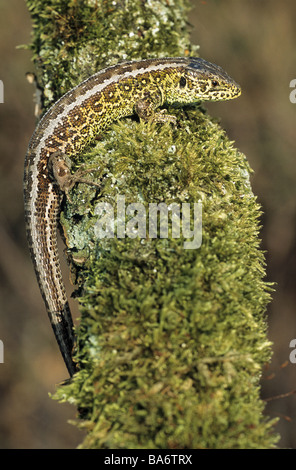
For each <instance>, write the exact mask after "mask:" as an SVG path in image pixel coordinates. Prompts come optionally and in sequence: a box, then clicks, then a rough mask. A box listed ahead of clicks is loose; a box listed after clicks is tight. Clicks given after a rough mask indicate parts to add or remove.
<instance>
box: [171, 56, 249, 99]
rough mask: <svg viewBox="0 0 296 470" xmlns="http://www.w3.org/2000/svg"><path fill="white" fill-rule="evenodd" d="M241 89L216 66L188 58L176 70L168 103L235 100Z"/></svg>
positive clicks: (198, 59) (201, 60) (194, 58)
mask: <svg viewBox="0 0 296 470" xmlns="http://www.w3.org/2000/svg"><path fill="white" fill-rule="evenodd" d="M240 94H241V87H240V86H239V85H238V84H237V83H236V82H235V81H234V80H233V79H232V78H231V77H230V76H229V75H228V74H227V73H226V72H225V71H224V70H223V69H222V68H221V67H219V66H218V65H215V64H211V63H210V62H207V61H206V60H204V59H200V58H196V57H189V58H187V59H183V64H182V65H181V64H180V67H178V68H176V73H175V76H174V86H173V87H170V91H169V92H168V93H167V96H166V101H167V102H168V103H173V102H179V103H194V102H197V101H223V100H230V99H233V98H237V97H238V96H239V95H240Z"/></svg>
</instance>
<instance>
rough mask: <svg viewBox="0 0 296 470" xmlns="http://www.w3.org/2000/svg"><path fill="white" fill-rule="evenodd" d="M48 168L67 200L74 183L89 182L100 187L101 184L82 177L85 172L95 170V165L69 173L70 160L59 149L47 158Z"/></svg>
mask: <svg viewBox="0 0 296 470" xmlns="http://www.w3.org/2000/svg"><path fill="white" fill-rule="evenodd" d="M48 168H49V172H50V174H51V175H52V177H53V179H54V181H55V183H56V184H57V185H58V187H59V189H60V190H61V191H63V192H64V193H65V195H66V197H67V199H68V200H69V202H72V201H71V198H70V195H69V192H70V191H71V189H72V188H73V187H74V186H75V184H76V183H84V184H90V185H92V186H96V187H98V188H101V184H99V183H96V182H94V181H90V180H88V179H85V178H84V176H85V175H86V174H88V173H92V172H93V171H94V170H97V167H96V168H91V169H88V170H84V169H82V168H80V169H79V170H77V171H76V172H75V173H71V171H70V169H71V160H70V159H69V157H67V155H66V154H64V153H63V152H61V151H57V152H54V153H53V154H51V156H50V157H49V160H48Z"/></svg>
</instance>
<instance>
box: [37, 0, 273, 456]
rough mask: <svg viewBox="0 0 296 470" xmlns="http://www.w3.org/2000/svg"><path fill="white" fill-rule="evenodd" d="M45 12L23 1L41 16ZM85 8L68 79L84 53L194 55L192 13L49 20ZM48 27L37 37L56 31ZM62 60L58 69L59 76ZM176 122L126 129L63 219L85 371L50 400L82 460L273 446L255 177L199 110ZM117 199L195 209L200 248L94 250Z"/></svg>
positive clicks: (114, 135)
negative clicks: (62, 406) (94, 451)
mask: <svg viewBox="0 0 296 470" xmlns="http://www.w3.org/2000/svg"><path fill="white" fill-rule="evenodd" d="M41 3H44V2H36V1H34V2H33V0H30V1H28V4H29V5H30V7H31V9H33V10H34V9H35V10H34V12H35V14H37V10H36V9H38V8H39V6H38V5H39V4H41ZM84 3H85V4H86V5H87V8H86V10H85V11H83V12H81V13H80V10H79V13H77V19H76V21H78V19H79V18H80V19H81V18H84V20H83V21H84V23H83V21H82V20H81V24H89V22H88V20H89V21H90V18H92V19H93V22H94V24H93V25H92V23H91V21H90V23H91V24H89V31H86V30H85V31H84V30H83V27H80V29H79V28H78V29H79V31H82V32H81V33H80V36H79V37H77V38H76V39H77V44H78V45H77V46H76V45H75V41H76V39H75V41H74V39H73V46H71V44H72V43H71V41H70V39H69V41H68V40H67V41H66V42H67V46H66V45H64V46H63V47H64V48H65V47H66V48H67V51H66V52H65V54H66V57H67V67H66V68H65V70H66V69H67V68H68V69H69V70H70V69H71V73H70V75H68V77H70V76H71V74H72V73H74V72H75V70H74V72H73V69H75V61H74V62H73V57H77V54H78V51H80V52H81V51H82V50H84V51H86V50H88V51H90V50H92V48H94V49H93V50H97V51H98V53H97V54H98V57H99V58H100V60H99V62H104V61H105V62H110V61H116V60H115V59H118V58H127V57H128V58H137V57H141V56H142V57H146V56H147V55H150V56H151V55H152V51H153V55H155V56H157V55H159V56H161V55H163V56H165V55H182V54H184V53H185V49H186V48H187V49H189V42H188V33H186V34H184V31H185V28H186V23H185V21H184V11H183V9H184V8H185V7H184V3H183V2H177V1H175V2H170V6H168V4H167V2H154V5H153V7H151V6H149V5H150V4H149V5H148V4H146V3H143V2H137V1H136V2H133V6H130V7H126V10H122V9H121V7H120V6H119V5H117V6H116V8H115V7H114V3H113V2H108V1H107V2H90V1H88V2H82V3H81V2H65V1H64V2H62V1H52V2H48V1H47V2H45V5H44V8H45V9H44V12H45V13H44V14H45V15H48V14H49V13H50V12H51V14H53V13H52V12H53V11H57V9H58V7H59V8H62V7H65V5H66V6H67V8H70V7H72V8H74V6H75V8H78V7H81V9H82V10H84V6H85V5H83V7H82V4H84ZM49 4H51V9H49V8H48V5H49ZM97 4H98V5H99V8H97V7H96V5H97ZM112 5H113V7H112ZM108 8H109V10H108ZM151 9H153V15H152V14H151V12H152V10H151ZM58 11H60V10H58ZM63 11H64V10H63ZM106 11H108V12H109V13H108V15H106ZM87 12H88V13H89V17H87V14H88V13H87ZM60 13H61V11H60ZM100 15H101V16H100ZM102 15H105V16H104V21H102V19H103V16H102ZM70 16H71V15H70ZM127 18H128V19H129V20H130V22H127V23H125V21H126V20H127ZM99 19H100V21H99ZM42 21H43V20H42V17H41V19H40V22H41V26H40V25H39V18H38V28H41V31H43V28H45V27H48V28H50V25H48V24H47V23H46V24H47V26H45V25H44V26H43V25H42ZM162 21H163V22H164V24H163V25H162V24H161V22H162ZM156 24H157V25H158V27H157V29H155V28H156ZM36 25H37V16H36ZM135 25H136V27H135ZM173 25H175V26H174V27H173ZM131 26H133V27H131ZM92 27H93V28H94V31H95V29H97V36H95V34H93V33H92ZM141 28H142V29H141ZM37 30H38V31H39V29H37V28H36V31H35V33H36V37H35V39H34V48H35V52H37V49H38V48H37V47H36V44H37V43H38V40H37V39H38V34H37ZM132 30H133V31H132ZM67 31H68V30H67ZM103 31H104V32H105V33H106V35H105V36H102V37H100V34H103ZM172 31H173V33H172ZM131 32H134V33H135V32H136V38H135V37H134V36H132V35H131V34H130V33H131ZM142 33H143V34H142ZM144 33H145V34H144ZM169 33H170V34H169ZM47 34H48V35H49V37H50V38H51V39H50V40H48V38H45V39H44V45H42V48H41V49H42V50H47V49H48V51H50V52H49V55H48V60H49V57H50V56H51V53H52V54H53V55H54V54H55V52H56V51H57V49H58V48H57V47H55V46H52V42H51V41H52V40H53V39H54V38H55V36H54V30H51V31H48V33H47ZM67 34H68V36H67V37H68V38H71V37H72V36H71V34H72V33H71V34H70V33H69V31H68V33H67ZM84 34H85V36H84ZM88 34H89V36H88ZM141 34H142V36H141ZM168 35H169V37H170V38H171V42H172V44H173V45H174V49H172V48H171V47H172V46H171V43H170V41H168ZM88 37H89V40H88ZM82 38H84V39H82ZM102 38H103V39H102ZM132 38H133V39H132ZM152 38H153V41H152ZM184 38H185V39H184ZM40 41H41V39H40ZM121 41H122V46H121ZM151 41H152V43H151ZM149 44H152V45H151V46H149ZM45 46H47V47H45ZM148 46H149V47H150V49H149V48H148ZM71 47H73V50H71ZM96 48H98V49H96ZM112 48H113V49H112ZM119 49H120V52H119ZM64 50H66V49H64ZM111 51H112V52H111ZM60 53H61V50H59V52H58V54H57V59H56V60H57V68H56V70H57V74H58V75H59V76H60V77H63V72H62V69H63V67H62V66H61V67H62V68H59V64H60V56H59V54H60ZM125 55H127V57H125ZM84 57H85V58H86V57H88V55H87V54H86V55H85V56H84ZM85 58H84V59H80V60H82V61H83V60H86V59H85ZM73 63H74V67H73V69H72V65H73ZM81 63H82V62H81ZM43 67H44V69H45V70H47V71H48V70H49V68H48V67H47V65H46V63H43ZM79 73H80V74H81V73H82V74H84V71H83V72H81V71H80V72H79ZM42 74H43V71H42ZM43 76H44V77H45V78H44V80H45V81H46V82H47V79H48V75H46V74H43ZM68 79H69V81H71V83H72V78H68ZM75 80H76V79H75ZM65 83H66V82H65ZM72 85H74V83H72ZM54 86H55V87H56V85H54ZM58 93H59V92H58ZM168 112H169V113H170V114H175V115H176V116H177V119H178V125H176V126H172V125H171V124H165V125H163V124H162V125H160V124H151V123H148V124H147V123H141V122H138V120H137V119H135V118H133V117H131V118H127V119H124V120H122V121H120V122H118V123H114V124H113V125H112V126H111V128H110V129H109V130H108V131H107V132H106V133H104V135H103V136H101V140H100V141H99V142H97V144H96V146H94V147H92V148H91V149H89V152H88V153H87V154H85V155H83V156H80V157H79V158H78V159H77V161H76V166H77V167H78V166H80V165H81V164H85V165H89V166H91V167H93V166H96V167H97V168H98V171H97V173H95V174H94V176H96V177H97V178H101V180H102V187H101V190H100V191H97V190H96V189H95V188H93V187H91V186H86V185H78V186H77V187H75V188H74V190H73V192H72V195H71V197H72V201H73V202H72V204H69V203H67V204H66V205H65V206H64V210H63V214H62V221H63V225H64V230H65V233H66V239H67V244H68V247H69V253H70V254H71V256H72V259H73V266H74V267H75V272H76V281H77V284H78V286H79V287H78V290H77V294H78V295H80V303H81V321H80V325H79V327H78V329H77V339H78V350H77V355H76V359H77V361H78V363H79V365H80V369H81V370H80V372H79V373H77V375H76V376H75V378H74V379H73V381H72V382H71V383H69V384H67V385H64V386H60V387H59V388H58V391H57V393H56V396H55V398H57V399H59V400H61V401H68V402H70V403H72V404H74V405H75V406H76V407H77V409H79V413H80V415H79V418H78V419H77V423H76V424H77V425H78V426H80V427H81V428H84V429H86V430H87V431H88V432H87V437H86V438H85V439H84V441H83V442H82V443H81V446H80V447H82V448H113V449H114V448H270V447H273V446H274V445H275V443H276V441H277V436H275V435H274V433H273V424H274V420H270V419H269V418H267V417H265V416H264V415H263V411H264V404H263V402H262V401H261V399H260V383H259V380H260V375H261V369H262V366H263V364H265V363H266V362H267V361H269V359H270V355H271V345H270V343H269V341H268V340H267V336H266V321H265V317H264V315H265V310H266V305H267V303H268V302H269V301H270V290H271V288H270V286H269V285H268V284H267V283H266V282H265V281H264V277H265V267H264V266H265V264H264V255H263V253H262V251H261V250H260V240H259V238H258V232H259V224H258V219H259V216H260V207H259V205H258V204H257V202H256V198H255V197H254V195H253V193H252V190H251V187H250V183H249V175H250V168H249V165H248V162H247V161H246V158H245V157H244V155H243V154H242V153H240V152H239V151H238V150H237V149H236V148H235V147H234V145H233V143H232V142H230V141H229V139H228V138H227V136H226V135H225V132H224V131H223V130H222V129H221V127H220V126H219V125H218V124H217V123H215V122H214V121H213V120H212V119H211V118H209V116H208V115H207V114H206V113H205V111H204V110H203V109H202V108H201V107H187V108H184V109H177V108H173V107H172V108H170V109H169V110H168ZM118 195H123V196H125V200H126V204H129V203H134V202H141V203H142V204H144V205H145V206H146V208H148V204H149V203H159V202H166V203H167V204H170V203H172V202H177V203H178V204H182V203H192V204H193V203H194V202H197V201H199V200H200V201H201V202H202V210H203V213H202V236H203V238H202V244H201V246H200V248H198V249H184V238H183V237H180V238H172V236H171V233H170V234H169V237H168V238H167V239H161V238H155V239H153V238H149V236H148V235H149V234H148V235H147V236H146V237H145V238H139V237H138V238H135V239H132V238H129V237H126V238H122V239H119V238H116V237H115V238H111V239H110V238H104V239H98V237H97V236H96V231H95V227H96V224H97V222H98V218H99V216H98V215H97V210H96V207H97V205H98V203H101V202H108V203H110V204H113V205H114V204H115V203H116V200H117V197H118Z"/></svg>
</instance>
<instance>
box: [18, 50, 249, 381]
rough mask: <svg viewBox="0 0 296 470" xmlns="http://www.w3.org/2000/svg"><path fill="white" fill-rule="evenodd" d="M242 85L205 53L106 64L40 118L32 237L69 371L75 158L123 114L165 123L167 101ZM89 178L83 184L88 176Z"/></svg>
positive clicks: (28, 205) (29, 173) (226, 94)
mask: <svg viewBox="0 0 296 470" xmlns="http://www.w3.org/2000/svg"><path fill="white" fill-rule="evenodd" d="M240 93H241V89H240V86H239V85H238V84H237V83H236V82H235V81H234V80H233V79H232V78H230V77H229V75H227V73H226V72H225V71H224V70H223V69H222V68H221V67H219V66H217V65H214V64H211V63H209V62H207V61H205V60H204V59H201V58H194V57H188V58H182V57H176V58H163V59H146V60H140V61H133V62H124V63H120V64H118V65H114V66H111V67H107V68H105V69H103V70H101V71H99V72H98V73H96V74H94V75H92V76H91V77H90V78H88V79H87V80H85V81H83V82H82V83H80V84H79V85H78V86H76V87H75V88H73V89H72V90H70V91H68V92H67V93H66V94H65V95H64V96H62V98H60V99H59V100H58V101H57V102H56V103H55V104H54V105H53V106H52V107H51V108H50V109H49V110H48V111H47V113H46V114H45V115H44V116H43V117H42V119H41V120H40V122H39V124H38V125H37V128H36V130H35V132H34V134H33V136H32V137H31V140H30V143H29V147H28V151H27V154H26V161H25V173H24V200H25V219H26V226H27V238H28V244H29V248H30V252H31V257H32V260H33V264H34V268H35V272H36V276H37V279H38V283H39V287H40V291H41V294H42V296H43V299H44V302H45V305H46V309H47V312H48V315H49V318H50V321H51V324H52V327H53V330H54V333H55V336H56V339H57V342H58V344H59V347H60V350H61V353H62V355H63V358H64V361H65V363H66V366H67V369H68V371H69V374H70V375H71V376H72V375H73V374H74V372H75V371H76V365H75V363H74V362H73V359H72V350H73V345H74V332H73V323H72V317H71V313H70V309H69V305H68V301H67V296H66V292H65V287H64V283H63V280H62V274H61V268H60V262H59V256H58V250H57V235H56V229H57V219H58V214H59V210H60V203H61V198H62V195H63V192H66V193H68V192H69V190H70V189H71V188H72V187H73V185H74V184H75V183H76V182H77V181H81V180H82V178H81V176H82V172H79V171H78V172H76V175H75V174H74V175H72V174H71V172H70V169H69V166H68V165H67V163H66V161H67V159H65V156H67V158H68V159H69V158H70V159H72V158H73V157H74V156H75V155H77V154H79V153H81V152H82V151H83V150H84V149H85V148H86V146H87V145H89V144H90V143H91V142H93V141H94V140H95V137H96V135H97V134H98V133H99V132H101V131H102V130H104V129H106V128H107V127H108V126H110V124H111V123H112V122H114V121H116V120H118V119H120V118H122V117H124V116H129V115H132V114H134V113H136V114H137V115H138V116H139V117H140V118H141V119H143V120H146V121H147V120H149V119H156V120H157V121H166V120H169V119H170V118H172V117H171V116H167V115H164V114H163V113H162V114H161V113H159V112H158V113H155V110H156V108H158V107H159V106H162V105H163V104H164V103H167V104H172V103H180V104H186V103H194V102H198V101H206V100H210V101H218V100H227V99H232V98H236V97H237V96H239V95H240ZM84 182H85V181H84Z"/></svg>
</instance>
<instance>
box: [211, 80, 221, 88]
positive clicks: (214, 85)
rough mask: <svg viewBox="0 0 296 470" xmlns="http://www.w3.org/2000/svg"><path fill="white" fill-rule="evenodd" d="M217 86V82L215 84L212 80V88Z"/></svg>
mask: <svg viewBox="0 0 296 470" xmlns="http://www.w3.org/2000/svg"><path fill="white" fill-rule="evenodd" d="M218 85H219V82H217V80H212V87H214V88H215V87H216V86H218Z"/></svg>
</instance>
